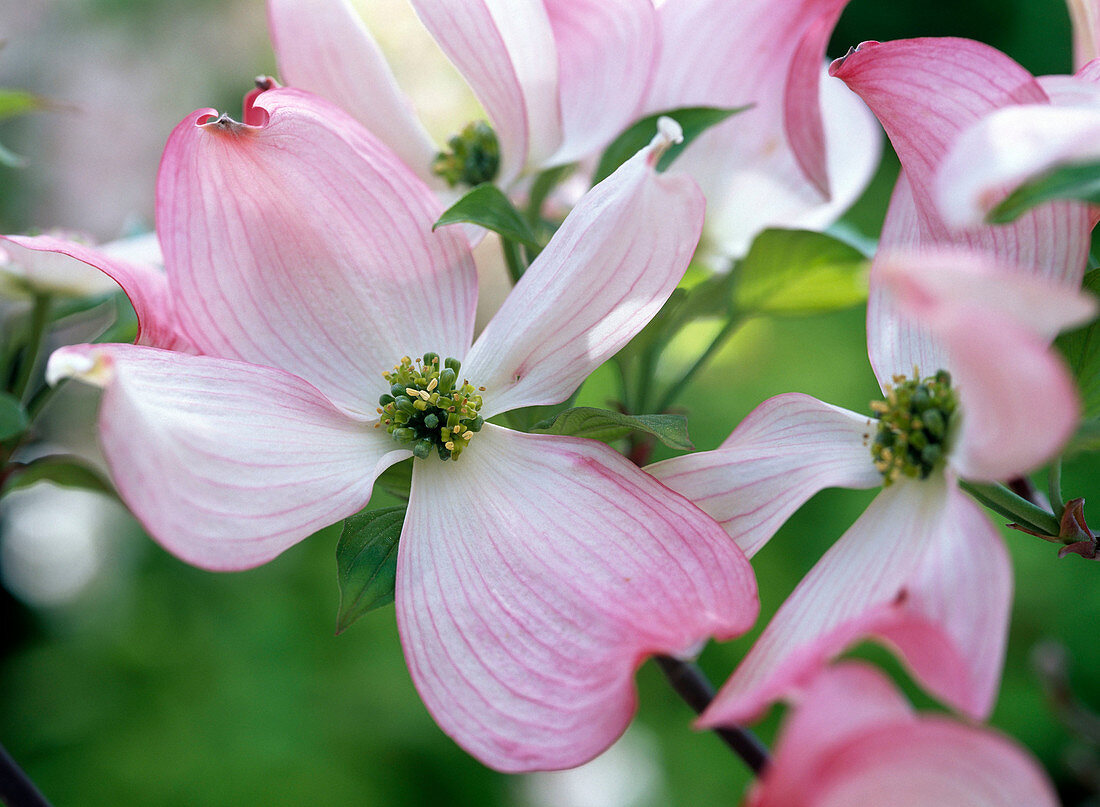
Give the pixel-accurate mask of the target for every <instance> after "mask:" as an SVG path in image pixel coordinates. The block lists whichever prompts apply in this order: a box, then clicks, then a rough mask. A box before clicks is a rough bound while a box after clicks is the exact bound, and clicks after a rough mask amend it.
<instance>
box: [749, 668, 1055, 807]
mask: <svg viewBox="0 0 1100 807" xmlns="http://www.w3.org/2000/svg"><path fill="white" fill-rule="evenodd" d="M935 804H939V805H967V807H1020V805H1027V806H1028V807H1058V799H1057V797H1056V796H1055V794H1054V790H1053V788H1052V787H1051V785H1050V782H1049V781H1048V780H1047V778H1046V775H1045V774H1044V773H1043V769H1042V767H1041V766H1040V765H1039V764H1038V762H1037V761H1036V760H1035V759H1034V758H1033V757H1032V756H1031V755H1030V754H1028V753H1027V752H1026V751H1025V750H1024V749H1023V748H1021V747H1020V746H1018V745H1016V744H1015V743H1014V742H1012V741H1011V740H1009V739H1008V738H1007V737H1004V736H1002V735H1000V734H997V733H996V732H993V731H990V730H988V729H981V728H977V727H974V726H968V725H966V724H963V723H959V722H956V721H954V720H949V719H947V718H944V717H940V716H921V715H917V714H914V713H913V711H912V710H911V709H910V707H909V705H908V704H907V703H906V702H905V700H904V698H903V697H902V696H901V694H900V693H899V692H898V691H897V690H896V689H895V688H894V686H893V685H892V684H891V683H890V681H889V680H888V679H887V678H885V677H884V676H883V675H882V674H881V673H879V672H878V671H876V670H875V669H874V668H872V667H870V666H867V665H865V664H860V663H855V662H848V663H844V664H839V665H837V666H835V667H831V668H828V669H826V670H824V671H823V672H822V673H821V674H820V675H819V676H818V677H817V678H816V679H814V681H813V683H812V684H811V685H810V686H809V687H808V688H807V690H806V692H805V693H804V695H803V696H802V697H800V698H799V699H798V701H797V703H796V704H795V706H794V711H793V713H792V714H791V715H790V716H789V717H788V718H787V719H786V721H785V722H784V723H783V725H782V727H781V729H780V734H779V741H778V743H777V745H776V748H775V754H774V756H773V757H772V761H771V763H770V765H769V766H768V768H767V769H766V770H765V771H764V775H763V777H762V778H761V779H760V781H759V782H758V783H757V784H756V786H755V787H754V788H753V791H752V792H751V794H750V795H749V798H748V801H747V802H746V807H870V806H871V805H890V807H929V805H935Z"/></svg>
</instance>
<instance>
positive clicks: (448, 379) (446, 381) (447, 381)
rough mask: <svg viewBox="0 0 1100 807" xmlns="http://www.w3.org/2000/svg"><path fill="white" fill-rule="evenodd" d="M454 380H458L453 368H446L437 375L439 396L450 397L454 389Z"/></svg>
mask: <svg viewBox="0 0 1100 807" xmlns="http://www.w3.org/2000/svg"><path fill="white" fill-rule="evenodd" d="M456 380H458V373H457V372H456V371H455V370H454V368H452V367H447V368H446V369H445V370H444V371H443V372H441V373H440V374H439V393H440V394H441V395H450V393H451V390H453V389H454V388H455V381H456Z"/></svg>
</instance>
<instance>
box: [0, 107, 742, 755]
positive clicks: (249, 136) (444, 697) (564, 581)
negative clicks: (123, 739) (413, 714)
mask: <svg viewBox="0 0 1100 807" xmlns="http://www.w3.org/2000/svg"><path fill="white" fill-rule="evenodd" d="M246 119H247V120H248V121H249V123H248V124H241V123H237V122H234V121H232V120H230V119H228V118H226V117H224V116H223V117H218V116H217V115H216V113H214V112H213V111H212V110H199V111H197V112H195V113H194V114H192V115H190V116H188V117H187V118H186V119H185V120H184V121H183V122H182V123H181V124H180V125H179V126H178V127H177V128H176V130H175V131H174V132H173V134H172V136H171V138H170V139H169V143H168V147H167V149H166V152H165V155H164V159H163V162H162V166H161V171H160V176H159V179H158V185H157V202H158V210H157V225H158V232H159V234H160V239H161V243H162V245H163V248H164V258H165V274H164V275H163V276H154V278H153V279H151V278H150V276H149V275H148V274H147V273H143V272H141V271H139V270H138V269H137V268H135V266H134V265H132V264H128V263H125V262H123V261H119V260H114V259H111V258H110V257H108V256H105V255H103V254H101V253H98V252H96V251H94V250H91V249H88V248H84V247H80V246H79V245H74V244H69V243H65V242H60V241H57V240H55V239H33V238H29V239H27V238H21V239H13V240H17V241H18V243H19V244H21V245H22V246H24V247H26V248H29V249H39V250H44V251H46V252H60V253H64V254H67V255H70V256H72V257H75V258H77V259H79V260H82V261H85V262H87V263H90V264H92V265H95V266H98V267H99V268H101V269H102V270H103V271H104V272H106V273H107V274H109V275H111V277H113V278H114V279H115V280H117V281H118V282H119V283H120V284H121V285H122V286H123V288H124V290H125V291H126V293H127V294H128V295H129V296H130V299H131V301H132V302H133V303H134V306H135V309H136V310H137V314H138V318H139V321H140V323H141V328H142V331H141V333H142V337H141V339H140V340H139V341H140V344H138V345H78V346H73V347H67V348H63V349H61V350H59V351H57V352H56V353H54V355H53V356H52V357H51V359H50V363H49V367H48V375H49V377H50V379H51V380H54V381H56V380H57V379H59V378H62V377H65V376H77V377H80V378H83V379H85V380H88V381H91V382H93V383H98V384H100V385H102V386H104V387H105V391H104V395H103V401H102V405H101V410H100V436H101V441H102V445H103V450H104V454H105V456H106V458H107V461H108V465H109V467H110V470H111V474H112V477H113V479H114V481H115V483H116V485H117V487H118V490H119V492H120V494H121V496H122V497H123V499H124V500H125V501H126V502H127V503H128V504H129V506H130V507H131V508H132V510H133V511H134V513H135V514H136V515H137V516H138V518H139V519H140V520H141V521H142V523H143V524H144V525H145V527H146V528H147V530H148V531H149V533H150V534H151V535H152V536H153V537H154V538H155V539H156V540H158V541H159V542H160V543H161V544H162V545H163V546H165V547H166V548H167V549H168V550H169V551H171V552H173V553H174V554H176V555H178V556H179V557H181V558H183V559H184V560H186V561H188V562H190V563H193V564H195V565H198V566H202V567H204V568H208V569H225V570H229V569H246V568H249V567H252V566H255V565H257V564H261V563H264V562H266V561H268V560H271V559H272V558H274V557H275V556H277V555H278V554H279V553H281V552H283V551H284V550H286V549H287V548H288V547H290V546H292V545H293V544H295V543H297V542H298V541H300V540H302V539H303V538H305V537H307V536H308V535H309V534H311V533H312V532H313V531H315V530H317V529H318V528H320V527H322V526H325V525H327V524H331V523H332V522H334V521H337V520H339V519H341V518H343V517H345V516H348V515H351V514H353V513H355V512H357V511H358V510H360V509H361V508H362V507H364V506H365V505H366V504H367V502H368V500H369V499H370V495H371V488H372V484H373V482H374V479H375V477H376V476H377V475H378V474H379V473H381V472H382V471H383V470H384V469H385V468H387V467H388V466H390V465H391V464H393V463H394V462H397V461H400V460H403V459H406V458H408V457H410V456H411V452H410V451H409V449H408V448H407V447H405V446H403V445H401V444H399V443H397V442H395V441H394V440H393V439H391V438H390V436H389V435H388V434H387V433H386V430H385V429H382V428H378V423H379V415H378V414H377V411H378V410H376V399H377V398H378V396H379V394H380V393H388V392H389V384H388V383H387V382H386V381H385V380H384V379H383V378H382V375H381V374H382V372H383V371H386V370H388V369H390V368H392V367H393V366H394V365H395V364H396V363H397V362H399V361H400V360H401V357H403V356H418V355H421V354H423V353H425V352H428V351H433V352H436V353H438V354H440V355H441V356H452V357H454V358H456V359H459V360H461V361H462V362H463V367H462V374H463V376H466V377H468V378H470V379H471V381H472V382H473V383H474V384H476V385H483V386H485V387H486V390H485V391H484V393H483V396H484V401H485V404H484V408H483V410H482V412H483V414H484V416H485V417H489V416H491V415H494V414H498V413H501V412H505V411H507V410H509V409H512V408H515V407H518V406H526V405H534V404H549V403H554V402H558V401H562V400H564V399H565V398H567V397H568V396H569V395H570V393H571V392H572V391H573V388H574V387H575V386H576V385H577V384H578V383H579V382H580V381H581V380H583V379H584V378H585V377H586V376H587V375H588V374H589V373H590V372H591V371H592V370H593V369H594V368H595V367H596V366H597V365H599V364H600V363H601V362H603V361H604V360H606V359H607V358H608V357H610V356H611V355H612V354H614V353H615V352H616V351H617V350H618V349H619V348H620V347H622V346H623V345H624V344H625V343H626V342H627V341H628V340H629V339H630V338H631V337H632V336H634V335H635V334H636V333H637V332H638V331H639V330H640V329H641V328H642V327H643V326H644V325H645V323H646V322H647V320H648V319H649V318H650V317H651V316H652V315H653V313H655V312H656V311H657V310H658V309H659V308H660V306H661V304H662V303H663V302H664V300H665V299H666V298H667V297H668V296H669V294H671V292H672V290H673V288H674V287H675V286H676V283H677V282H678V280H679V279H680V276H681V274H682V273H683V271H684V268H685V267H686V265H687V262H688V260H689V259H690V256H691V253H692V249H693V246H694V244H695V243H696V240H697V238H698V235H699V230H700V227H701V222H702V215H703V203H702V199H701V197H700V195H699V192H698V190H697V189H696V188H695V187H694V185H693V184H692V183H691V181H690V180H687V179H686V178H684V177H675V176H668V175H661V174H657V173H656V172H655V170H654V168H653V163H654V161H655V159H656V156H657V155H658V153H659V152H660V150H661V149H663V148H665V147H667V145H668V143H669V139H670V137H671V136H672V135H671V134H670V135H660V136H658V138H656V139H655V141H654V144H653V145H652V146H651V147H650V148H648V149H646V150H644V151H643V152H640V153H639V154H638V155H637V156H636V157H634V158H633V159H631V160H629V161H628V162H627V163H626V164H625V165H624V166H623V167H622V168H621V169H620V170H619V171H618V172H616V173H615V174H614V175H613V176H611V177H610V178H608V180H607V181H605V182H604V183H601V184H600V185H599V186H597V187H596V188H594V189H593V190H592V192H591V193H589V194H588V195H587V196H586V197H585V198H584V199H583V200H582V201H581V202H580V203H579V204H578V205H577V207H576V209H575V210H574V212H573V213H572V214H571V215H570V217H569V218H568V219H567V220H566V222H565V223H564V224H563V226H562V228H561V230H560V231H559V233H558V234H557V236H555V238H554V239H553V240H552V241H551V242H550V244H549V245H548V246H547V247H546V248H545V249H544V250H543V252H542V253H541V255H540V256H539V258H538V260H537V261H535V263H534V264H533V265H532V266H531V267H530V269H529V270H528V272H527V273H526V274H525V275H524V277H523V279H522V280H521V282H520V283H519V284H518V285H517V287H516V289H515V291H514V293H513V294H512V295H511V296H510V297H509V298H508V300H507V301H506V302H505V304H504V305H503V306H502V308H501V309H500V311H499V312H498V313H497V315H496V316H495V318H494V319H493V320H492V322H491V323H490V324H489V325H488V327H487V328H486V330H485V331H484V333H483V334H482V335H481V337H480V338H479V339H478V340H477V341H476V342H474V343H473V344H472V345H471V339H472V333H473V316H474V307H475V304H476V275H475V271H474V266H473V261H472V259H471V257H470V252H469V247H468V245H467V243H466V241H465V239H464V238H463V237H462V236H461V234H460V233H458V232H455V231H454V229H453V228H449V229H448V228H444V229H442V230H440V231H439V232H436V233H433V232H432V229H431V228H432V224H433V223H434V221H435V220H436V218H437V217H438V215H439V213H440V212H441V206H440V203H439V201H438V200H437V198H436V196H435V195H434V194H433V193H432V192H431V190H429V188H428V187H427V186H426V185H424V183H423V182H421V181H420V180H419V179H417V177H416V176H415V175H414V174H413V173H412V172H411V171H410V170H409V169H408V168H407V167H406V166H405V165H404V164H403V163H402V161H401V160H400V159H399V158H398V157H397V156H395V155H394V154H393V152H391V151H390V150H389V149H388V148H386V147H385V146H384V145H382V144H381V143H380V142H379V141H378V140H377V139H375V138H374V137H373V136H372V135H371V134H369V133H368V132H367V131H366V130H365V129H363V127H362V126H360V125H359V124H358V123H357V122H356V121H354V120H353V119H351V118H350V117H349V116H348V115H347V114H346V113H344V112H342V111H341V110H339V109H338V108H337V107H335V106H334V105H332V104H330V103H329V102H326V101H324V100H322V99H320V98H317V97H316V96H312V95H310V94H308V93H304V92H302V91H299V90H292V89H275V90H271V91H268V92H264V93H262V94H259V95H258V96H256V97H254V98H252V99H251V106H250V108H249V110H248V113H247V115H246ZM157 277H159V279H155V278H157ZM757 608H758V603H757V600H756V590H755V582H754V580H753V577H752V571H751V568H750V567H749V565H748V562H747V560H746V559H745V557H744V555H743V553H742V552H741V550H740V549H738V548H737V547H736V545H735V544H734V543H733V542H732V541H731V540H730V539H729V537H728V536H727V535H726V533H725V532H724V531H723V530H721V528H720V527H718V526H717V525H716V524H715V523H714V522H713V520H711V519H710V518H709V517H708V516H706V515H705V514H704V513H703V512H702V511H700V510H698V509H697V508H696V507H695V506H694V505H692V504H690V503H689V502H687V501H686V500H685V499H683V498H682V497H680V496H678V495H676V494H674V493H672V492H671V491H670V490H668V489H667V488H665V487H664V486H662V485H661V484H659V483H658V482H657V481H655V480H654V479H653V478H652V477H650V476H648V475H647V474H645V473H643V472H641V471H640V470H638V469H637V468H635V467H633V466H632V465H631V464H630V463H628V462H627V461H626V460H625V459H624V458H623V457H622V456H620V455H619V454H617V453H616V452H614V451H613V450H611V449H610V448H608V447H607V446H605V445H603V444H601V443H596V442H592V441H585V440H578V439H571V438H565V437H553V436H539V435H528V434H521V433H517V432H513V431H510V430H508V429H505V428H502V427H499V426H495V425H492V424H486V425H485V426H484V428H483V429H482V431H481V432H480V433H479V434H477V435H475V436H474V439H473V440H472V441H471V444H470V445H469V447H468V448H467V449H466V450H465V451H464V452H463V453H462V456H461V458H460V459H459V460H457V461H455V462H443V461H441V460H438V459H436V458H435V457H430V458H428V459H426V460H416V461H415V465H414V469H413V478H412V491H411V499H410V503H409V509H408V513H407V516H406V519H405V523H404V529H403V532H402V539H401V542H400V548H399V555H398V577H397V585H396V610H397V621H398V626H399V628H400V632H401V638H402V644H403V647H404V649H405V653H406V658H407V660H408V664H409V669H410V672H411V674H412V678H413V681H414V682H415V684H416V686H417V688H418V690H419V692H420V693H421V695H422V697H423V698H424V702H425V704H426V705H427V707H428V709H429V711H430V712H431V713H432V714H433V716H435V718H436V719H437V720H438V722H439V724H440V725H441V726H442V727H443V729H444V730H445V731H446V732H448V733H449V734H450V735H451V736H452V737H454V738H455V740H456V741H457V742H459V743H460V744H461V745H462V746H463V747H465V748H467V749H468V750H469V751H470V752H471V753H473V754H474V755H475V756H477V757H478V758H479V759H481V760H482V761H484V762H485V763H486V764H488V765H491V766H493V767H496V768H499V769H501V770H508V771H520V770H531V769H540V768H541V769H546V768H563V767H570V766H573V765H577V764H580V763H581V762H584V761H586V760H587V759H590V758H591V757H593V756H594V755H596V754H597V753H599V752H600V751H601V750H603V749H604V748H606V747H607V746H608V745H609V744H610V743H611V742H612V741H613V740H614V739H615V738H616V737H617V736H618V735H619V734H620V733H621V732H622V731H623V730H624V729H625V727H626V725H627V722H628V721H629V719H630V716H631V714H632V713H633V710H634V703H635V694H634V688H633V684H632V675H633V672H634V670H635V668H636V667H637V665H638V664H639V663H640V662H641V660H642V659H643V658H644V657H645V656H646V655H647V654H650V653H669V654H674V655H675V654H684V653H688V652H691V651H692V650H693V649H694V648H696V647H697V646H698V644H699V643H700V642H701V641H703V640H705V639H706V638H707V637H709V636H712V635H713V636H718V637H722V638H726V637H731V636H735V635H738V634H740V633H742V632H744V631H745V630H746V629H748V627H749V626H750V625H751V624H752V622H753V621H754V619H755V616H756V612H757Z"/></svg>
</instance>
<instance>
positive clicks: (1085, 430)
mask: <svg viewBox="0 0 1100 807" xmlns="http://www.w3.org/2000/svg"><path fill="white" fill-rule="evenodd" d="M1095 451H1100V419H1097V418H1092V419H1090V420H1085V421H1082V423H1081V425H1080V426H1078V427H1077V431H1076V432H1075V433H1074V435H1073V437H1071V438H1069V442H1068V443H1066V447H1065V449H1064V450H1063V451H1062V456H1063V457H1072V456H1074V455H1075V454H1086V453H1092V452H1095Z"/></svg>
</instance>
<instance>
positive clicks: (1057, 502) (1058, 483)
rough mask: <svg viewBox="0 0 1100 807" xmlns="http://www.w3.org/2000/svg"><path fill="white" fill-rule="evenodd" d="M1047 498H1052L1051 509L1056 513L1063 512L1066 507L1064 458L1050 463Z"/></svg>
mask: <svg viewBox="0 0 1100 807" xmlns="http://www.w3.org/2000/svg"><path fill="white" fill-rule="evenodd" d="M1047 498H1049V499H1050V506H1051V509H1053V510H1054V514H1055V515H1059V514H1061V513H1062V512H1063V511H1064V510H1065V509H1066V503H1065V501H1064V500H1063V499H1062V458H1061V457H1059V458H1058V459H1056V460H1055V461H1054V462H1052V463H1051V464H1050V470H1049V471H1047Z"/></svg>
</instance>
